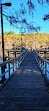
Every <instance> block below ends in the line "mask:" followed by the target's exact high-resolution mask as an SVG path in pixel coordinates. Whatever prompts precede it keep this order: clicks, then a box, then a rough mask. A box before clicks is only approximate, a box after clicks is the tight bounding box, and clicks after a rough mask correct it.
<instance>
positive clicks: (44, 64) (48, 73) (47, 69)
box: [33, 50, 49, 83]
mask: <svg viewBox="0 0 49 111" xmlns="http://www.w3.org/2000/svg"><path fill="white" fill-rule="evenodd" d="M33 53H34V56H35V59H36V61H37V63H38V66H39V68H40V70H41V72H42V73H43V75H44V77H45V78H46V80H47V81H48V83H49V61H48V60H46V59H44V58H43V57H41V56H40V55H39V54H38V53H37V52H36V51H35V50H33Z"/></svg>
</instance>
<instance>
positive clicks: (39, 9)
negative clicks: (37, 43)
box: [0, 0, 49, 33]
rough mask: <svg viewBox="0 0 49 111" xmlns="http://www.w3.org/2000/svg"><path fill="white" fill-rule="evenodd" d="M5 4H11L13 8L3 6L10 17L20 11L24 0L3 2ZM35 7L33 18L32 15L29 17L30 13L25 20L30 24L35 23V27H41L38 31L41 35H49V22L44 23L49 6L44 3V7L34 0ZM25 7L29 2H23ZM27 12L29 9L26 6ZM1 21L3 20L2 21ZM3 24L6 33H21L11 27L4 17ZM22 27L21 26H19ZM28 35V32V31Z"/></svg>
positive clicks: (6, 0) (4, 0) (25, 0)
mask: <svg viewBox="0 0 49 111" xmlns="http://www.w3.org/2000/svg"><path fill="white" fill-rule="evenodd" d="M5 2H11V3H12V6H11V7H6V8H5V6H3V11H4V13H5V14H6V13H8V14H9V15H10V14H11V13H14V9H15V10H18V9H19V8H20V4H21V3H22V0H19V1H18V0H2V3H5ZM32 2H33V3H34V6H35V10H33V17H31V14H30V15H29V14H28V13H27V14H26V16H25V18H26V19H27V21H28V22H33V24H34V26H35V27H37V26H40V27H41V29H40V31H38V32H39V33H49V21H45V22H44V21H43V17H44V15H45V14H48V13H49V5H48V4H46V3H44V5H43V6H42V5H40V4H39V3H38V2H37V0H32ZM23 3H24V5H25V6H26V3H27V0H23ZM26 10H27V11H28V8H27V6H26ZM0 20H1V19H0ZM3 23H4V32H5V31H8V32H9V31H10V30H13V31H14V32H15V33H20V30H19V29H17V28H15V27H14V26H12V25H10V23H9V22H8V21H7V20H6V18H5V17H3ZM17 25H18V26H20V24H17ZM33 32H35V31H32V32H30V33H33ZM0 33H1V21H0ZM26 33H28V32H27V30H26Z"/></svg>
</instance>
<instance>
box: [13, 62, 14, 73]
mask: <svg viewBox="0 0 49 111" xmlns="http://www.w3.org/2000/svg"><path fill="white" fill-rule="evenodd" d="M13 72H14V61H13Z"/></svg>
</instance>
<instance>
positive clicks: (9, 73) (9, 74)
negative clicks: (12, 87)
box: [9, 63, 10, 76]
mask: <svg viewBox="0 0 49 111" xmlns="http://www.w3.org/2000/svg"><path fill="white" fill-rule="evenodd" d="M9 69H10V63H9ZM9 76H10V70H9Z"/></svg>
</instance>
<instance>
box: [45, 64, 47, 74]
mask: <svg viewBox="0 0 49 111" xmlns="http://www.w3.org/2000/svg"><path fill="white" fill-rule="evenodd" d="M46 70H47V64H46V63H45V75H46V72H47V71H46Z"/></svg>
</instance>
